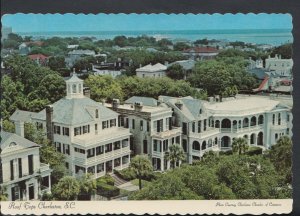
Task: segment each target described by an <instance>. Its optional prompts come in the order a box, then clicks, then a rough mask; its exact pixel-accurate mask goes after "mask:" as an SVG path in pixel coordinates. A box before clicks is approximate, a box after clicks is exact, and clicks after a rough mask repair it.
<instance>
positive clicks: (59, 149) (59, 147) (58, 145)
mask: <svg viewBox="0 0 300 216" xmlns="http://www.w3.org/2000/svg"><path fill="white" fill-rule="evenodd" d="M54 144H55V147H56V151H58V152H61V143H60V142H54Z"/></svg>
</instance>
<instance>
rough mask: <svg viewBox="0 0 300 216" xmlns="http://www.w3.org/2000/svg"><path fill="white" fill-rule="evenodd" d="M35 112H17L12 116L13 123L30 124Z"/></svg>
mask: <svg viewBox="0 0 300 216" xmlns="http://www.w3.org/2000/svg"><path fill="white" fill-rule="evenodd" d="M34 114H35V113H34V112H28V111H23V110H18V109H17V110H16V111H15V112H14V113H13V114H12V115H11V116H10V118H9V119H10V120H11V121H21V122H30V121H31V117H32V115H34Z"/></svg>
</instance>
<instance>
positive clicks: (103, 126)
mask: <svg viewBox="0 0 300 216" xmlns="http://www.w3.org/2000/svg"><path fill="white" fill-rule="evenodd" d="M105 128H108V125H107V121H103V122H102V129H105Z"/></svg>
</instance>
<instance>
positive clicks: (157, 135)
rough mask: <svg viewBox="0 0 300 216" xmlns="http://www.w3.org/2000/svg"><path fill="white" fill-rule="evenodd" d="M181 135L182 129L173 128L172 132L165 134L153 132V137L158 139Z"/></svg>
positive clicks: (165, 132) (164, 132)
mask: <svg viewBox="0 0 300 216" xmlns="http://www.w3.org/2000/svg"><path fill="white" fill-rule="evenodd" d="M179 135H181V127H172V129H171V130H167V131H163V132H152V133H151V136H152V137H153V138H157V139H167V138H171V137H176V136H179Z"/></svg>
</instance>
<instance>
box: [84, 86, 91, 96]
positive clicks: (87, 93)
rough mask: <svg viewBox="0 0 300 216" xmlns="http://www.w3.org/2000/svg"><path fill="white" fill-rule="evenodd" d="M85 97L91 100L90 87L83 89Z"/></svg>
mask: <svg viewBox="0 0 300 216" xmlns="http://www.w3.org/2000/svg"><path fill="white" fill-rule="evenodd" d="M83 95H84V96H86V97H88V98H91V90H90V88H89V87H84V88H83Z"/></svg>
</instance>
